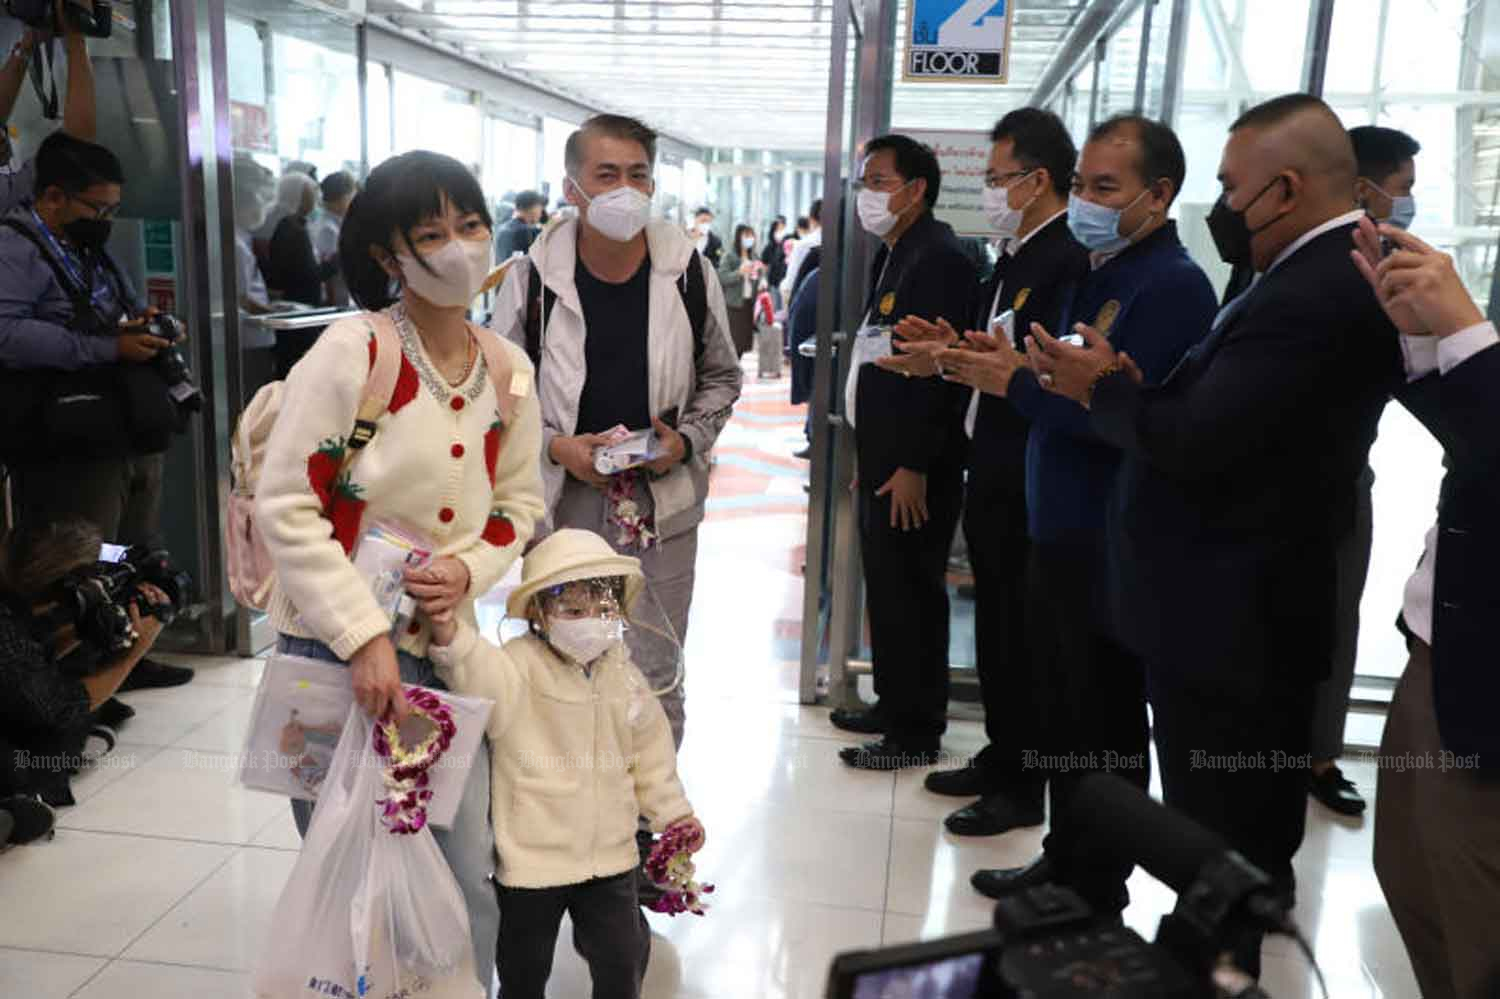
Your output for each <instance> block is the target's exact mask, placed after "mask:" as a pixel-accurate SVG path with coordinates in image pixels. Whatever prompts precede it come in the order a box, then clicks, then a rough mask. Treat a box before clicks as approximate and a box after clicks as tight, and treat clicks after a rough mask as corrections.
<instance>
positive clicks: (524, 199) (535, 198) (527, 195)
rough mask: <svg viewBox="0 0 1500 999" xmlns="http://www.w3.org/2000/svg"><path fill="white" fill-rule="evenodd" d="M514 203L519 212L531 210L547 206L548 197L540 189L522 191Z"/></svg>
mask: <svg viewBox="0 0 1500 999" xmlns="http://www.w3.org/2000/svg"><path fill="white" fill-rule="evenodd" d="M514 204H515V210H516V211H518V212H524V211H529V210H531V209H533V208H546V207H547V197H546V195H544V194H542V193H541V192H540V191H522V192H521V193H520V194H518V195H516V197H515V201H514Z"/></svg>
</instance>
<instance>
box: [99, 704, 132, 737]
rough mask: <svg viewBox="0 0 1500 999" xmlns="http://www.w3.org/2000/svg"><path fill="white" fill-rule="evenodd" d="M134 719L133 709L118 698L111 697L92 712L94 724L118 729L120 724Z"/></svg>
mask: <svg viewBox="0 0 1500 999" xmlns="http://www.w3.org/2000/svg"><path fill="white" fill-rule="evenodd" d="M134 717H135V708H132V707H131V706H130V705H128V704H126V703H125V702H124V701H122V700H120V699H119V698H118V697H111V698H110V699H109V700H107V701H105V702H104V703H103V704H101V705H99V707H98V709H97V710H96V711H95V712H94V723H95V724H97V725H107V726H109V727H110V728H113V729H118V728H119V727H120V726H121V725H122V724H124V723H125V722H127V721H129V720H130V719H132V718H134Z"/></svg>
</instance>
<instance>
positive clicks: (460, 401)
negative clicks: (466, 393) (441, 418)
mask: <svg viewBox="0 0 1500 999" xmlns="http://www.w3.org/2000/svg"><path fill="white" fill-rule="evenodd" d="M448 405H450V406H452V407H453V411H454V412H455V413H456V412H458V411H459V410H461V409H463V408H464V397H463V396H461V395H456V396H454V397H453V401H452V402H450V403H448Z"/></svg>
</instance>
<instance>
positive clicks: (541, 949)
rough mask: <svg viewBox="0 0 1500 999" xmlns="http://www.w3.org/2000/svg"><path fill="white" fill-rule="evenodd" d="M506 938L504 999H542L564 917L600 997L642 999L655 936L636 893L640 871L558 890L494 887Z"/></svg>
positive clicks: (499, 955) (500, 954) (499, 959)
mask: <svg viewBox="0 0 1500 999" xmlns="http://www.w3.org/2000/svg"><path fill="white" fill-rule="evenodd" d="M495 892H496V894H497V895H498V896H499V899H500V939H499V941H498V943H497V944H496V947H495V962H496V966H497V968H498V970H499V973H500V995H501V996H503V997H504V999H543V997H544V995H545V993H546V989H547V979H548V978H549V977H550V976H551V974H552V953H553V949H554V948H555V947H556V946H557V931H558V928H559V927H560V926H561V925H562V917H563V913H564V912H566V913H567V914H568V915H569V916H570V917H571V918H572V920H573V946H574V947H575V948H577V950H578V953H579V955H580V956H581V957H582V958H583V959H584V960H585V961H586V962H588V966H589V975H590V977H592V978H593V980H594V991H593V997H594V999H636V997H638V996H639V995H640V994H641V981H642V979H644V978H645V976H646V961H647V959H648V958H650V956H651V932H650V929H649V928H648V927H647V925H646V917H645V914H643V913H642V912H641V909H640V902H639V899H638V897H637V895H636V872H635V870H634V869H632V870H630V871H627V872H626V873H624V874H617V875H615V876H614V877H610V878H595V879H593V880H592V881H584V882H581V883H579V884H573V885H563V886H561V887H558V888H507V887H505V886H503V885H499V886H497V887H496V889H495Z"/></svg>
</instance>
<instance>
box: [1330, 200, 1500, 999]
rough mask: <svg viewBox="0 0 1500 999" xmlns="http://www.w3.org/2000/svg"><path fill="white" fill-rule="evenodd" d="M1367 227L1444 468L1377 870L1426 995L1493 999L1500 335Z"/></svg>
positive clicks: (1400, 697) (1416, 395)
mask: <svg viewBox="0 0 1500 999" xmlns="http://www.w3.org/2000/svg"><path fill="white" fill-rule="evenodd" d="M1360 229H1361V232H1360V235H1359V237H1358V241H1359V243H1360V245H1361V249H1362V251H1363V257H1362V258H1361V259H1359V261H1358V262H1359V264H1360V268H1361V270H1362V271H1363V272H1364V273H1365V275H1366V277H1367V279H1369V280H1370V282H1371V284H1372V285H1374V286H1375V287H1376V288H1377V291H1378V293H1379V297H1380V300H1381V302H1382V304H1383V305H1384V306H1385V307H1386V310H1387V312H1388V314H1389V315H1390V316H1391V318H1392V319H1393V320H1394V321H1395V322H1396V324H1397V326H1398V328H1400V329H1401V331H1402V332H1403V333H1404V334H1407V335H1406V336H1405V337H1404V341H1403V347H1404V350H1403V354H1404V356H1405V360H1406V369H1407V380H1408V381H1407V385H1406V386H1405V387H1404V388H1403V389H1402V390H1401V391H1400V392H1398V393H1397V395H1398V398H1400V399H1401V401H1402V402H1403V403H1404V404H1405V405H1406V406H1407V408H1408V409H1410V410H1411V411H1412V413H1413V414H1415V415H1416V416H1417V418H1418V419H1420V420H1421V421H1422V422H1423V424H1425V425H1426V426H1427V428H1428V429H1429V430H1430V431H1432V434H1433V436H1435V437H1436V438H1437V439H1438V440H1439V442H1441V443H1442V445H1443V449H1444V459H1445V464H1446V465H1447V473H1446V474H1445V475H1444V477H1443V487H1442V499H1441V502H1440V504H1439V507H1438V522H1437V524H1436V526H1434V527H1433V528H1432V529H1431V530H1430V531H1428V533H1427V546H1426V550H1425V551H1424V552H1423V554H1422V561H1421V564H1420V565H1419V566H1418V568H1417V571H1416V572H1415V573H1414V574H1413V576H1412V578H1411V580H1410V581H1409V582H1408V583H1407V584H1406V595H1405V596H1406V599H1405V603H1404V606H1403V607H1402V611H1401V617H1400V619H1399V622H1398V624H1399V626H1400V627H1401V629H1402V630H1403V631H1404V632H1405V633H1406V636H1407V645H1408V648H1409V649H1410V659H1409V660H1408V662H1407V666H1406V671H1405V672H1404V673H1403V674H1402V676H1401V682H1400V684H1399V685H1398V686H1397V687H1396V696H1395V698H1394V699H1393V700H1392V701H1391V710H1390V714H1389V715H1388V717H1387V719H1386V725H1385V735H1384V737H1383V738H1382V740H1381V744H1380V760H1381V763H1382V767H1381V769H1380V771H1379V777H1378V781H1379V783H1378V786H1377V791H1376V794H1377V798H1376V803H1377V805H1378V807H1377V809H1376V813H1375V873H1376V874H1377V875H1378V876H1379V878H1380V886H1381V888H1382V889H1383V890H1384V891H1385V897H1386V900H1387V901H1388V902H1389V903H1390V907H1391V915H1392V916H1394V917H1395V920H1396V926H1397V928H1398V929H1400V931H1401V937H1402V939H1403V940H1404V941H1405V943H1406V950H1407V953H1408V954H1409V955H1410V956H1411V963H1412V968H1413V970H1414V971H1415V972H1416V976H1417V982H1418V984H1420V985H1421V987H1422V994H1423V995H1425V996H1430V997H1437V996H1444V997H1449V996H1451V997H1460V996H1461V997H1464V999H1480V997H1487V996H1494V995H1497V994H1500V951H1497V950H1496V948H1495V944H1494V928H1495V926H1497V925H1500V874H1497V872H1500V730H1497V728H1496V726H1495V722H1494V710H1495V705H1496V704H1497V703H1500V672H1497V670H1496V669H1495V645H1494V633H1493V631H1492V622H1493V621H1494V619H1495V615H1496V613H1497V612H1500V583H1497V581H1496V574H1495V563H1496V560H1497V558H1500V522H1497V518H1496V511H1500V433H1497V432H1496V428H1497V427H1500V337H1497V336H1496V333H1495V326H1494V324H1493V323H1488V322H1485V321H1484V316H1483V314H1482V313H1481V312H1480V311H1479V307H1478V306H1477V305H1475V304H1474V300H1473V299H1472V298H1470V297H1469V294H1468V292H1467V291H1466V290H1465V289H1464V285H1463V281H1462V280H1461V279H1460V278H1459V276H1458V274H1457V272H1456V271H1455V270H1454V268H1453V260H1452V258H1451V257H1448V256H1447V255H1445V254H1441V253H1437V252H1435V251H1434V250H1432V248H1431V247H1429V246H1427V245H1426V244H1425V243H1423V242H1422V241H1421V240H1419V239H1417V238H1416V237H1414V236H1411V235H1409V234H1407V233H1405V232H1401V231H1399V229H1398V228H1396V227H1393V226H1383V227H1382V228H1381V232H1382V233H1383V234H1384V235H1385V237H1386V239H1388V240H1390V241H1392V242H1394V243H1395V244H1396V250H1397V252H1394V253H1392V254H1391V255H1390V256H1388V257H1386V258H1385V260H1384V261H1383V262H1382V261H1381V249H1380V245H1379V242H1378V237H1377V236H1376V233H1375V228H1374V226H1373V225H1372V224H1371V223H1369V222H1365V223H1362V224H1361V226H1360ZM1377 267H1378V272H1377ZM1424 334H1425V335H1424ZM1438 566H1441V567H1442V571H1441V572H1438V571H1437V567H1438ZM1423 761H1425V765H1422V762H1423Z"/></svg>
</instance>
